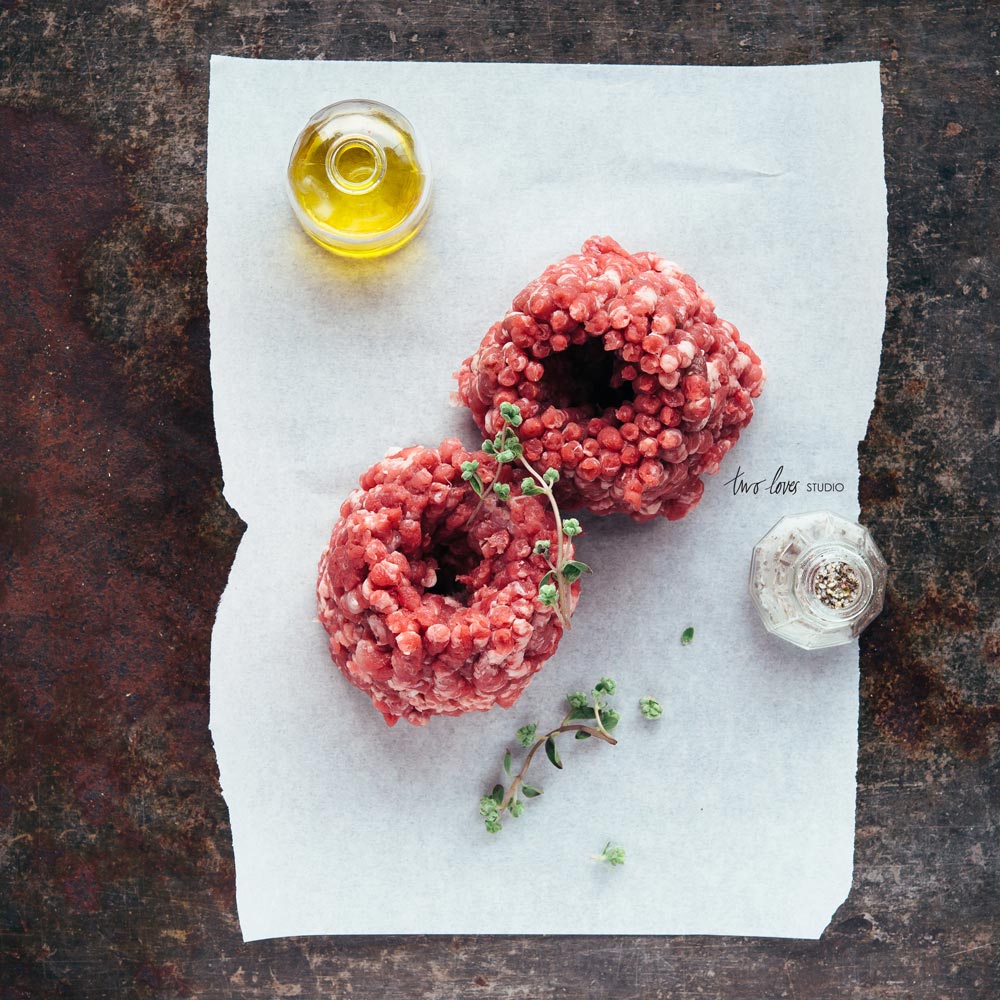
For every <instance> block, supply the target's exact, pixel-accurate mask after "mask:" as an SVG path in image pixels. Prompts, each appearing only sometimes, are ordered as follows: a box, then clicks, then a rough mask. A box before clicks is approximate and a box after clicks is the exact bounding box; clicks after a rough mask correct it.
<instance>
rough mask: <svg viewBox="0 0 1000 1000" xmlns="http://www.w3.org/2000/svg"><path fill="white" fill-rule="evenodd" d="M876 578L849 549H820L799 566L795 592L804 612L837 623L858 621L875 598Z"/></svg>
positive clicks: (803, 558)
mask: <svg viewBox="0 0 1000 1000" xmlns="http://www.w3.org/2000/svg"><path fill="white" fill-rule="evenodd" d="M872 589H873V588H872V575H871V570H870V569H869V568H868V566H867V564H866V563H865V561H864V559H863V558H861V556H860V554H859V553H858V552H857V551H855V550H854V549H852V548H850V547H848V546H846V545H839V544H833V545H817V546H814V547H813V548H811V549H809V550H807V551H806V552H805V553H803V555H802V556H801V557H800V558H799V560H798V562H797V564H796V566H795V576H794V580H793V590H794V592H795V595H796V597H798V599H799V602H800V604H801V605H802V607H803V609H805V610H806V611H808V612H811V613H812V614H814V615H816V616H818V617H820V618H823V619H833V620H838V619H839V620H849V619H853V618H855V617H857V615H859V614H860V613H861V612H862V611H863V610H864V609H865V606H866V605H867V603H868V601H869V599H870V598H871V596H872Z"/></svg>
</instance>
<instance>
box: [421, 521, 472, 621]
mask: <svg viewBox="0 0 1000 1000" xmlns="http://www.w3.org/2000/svg"><path fill="white" fill-rule="evenodd" d="M426 556H427V558H428V559H433V560H434V562H435V563H436V564H437V570H436V574H437V580H436V581H435V582H434V585H433V586H431V587H427V588H425V593H428V594H439V595H440V596H441V597H451V598H453V599H454V600H456V601H458V603H459V604H463V605H464V604H468V603H469V600H470V599H471V597H472V591H471V590H470V589H469V588H468V587H467V586H466V585H465V583H463V582H462V581H461V580H460V579H459V577H461V576H466V575H467V574H468V573H471V572H472V571H473V570H474V569H475V568H476V565H477V564H478V563H480V562H481V561H482V558H483V557H482V555H480V554H478V553H476V552H474V551H473V550H472V546H471V545H469V539H468V536H467V535H466V534H465V533H464V532H458V533H455V534H445V533H443V532H442V533H441V534H439V535H436V536H435V537H434V538H432V539H431V544H430V547H429V548H428V549H427V553H426Z"/></svg>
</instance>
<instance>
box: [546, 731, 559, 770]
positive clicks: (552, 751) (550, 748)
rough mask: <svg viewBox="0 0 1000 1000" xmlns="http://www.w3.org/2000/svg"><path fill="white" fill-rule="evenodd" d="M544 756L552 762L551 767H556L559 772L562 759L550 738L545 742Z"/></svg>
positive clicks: (554, 742)
mask: <svg viewBox="0 0 1000 1000" xmlns="http://www.w3.org/2000/svg"><path fill="white" fill-rule="evenodd" d="M545 756H546V757H548V758H549V760H550V761H552V764H553V766H555V767H558V768H559V770H560V771H561V770H562V766H563V763H562V758H561V757H560V756H559V751H558V750H557V749H556V741H555V740H554V739H553V738H552V737H551V736H550V737H549V738H548V739H547V740H546V741H545Z"/></svg>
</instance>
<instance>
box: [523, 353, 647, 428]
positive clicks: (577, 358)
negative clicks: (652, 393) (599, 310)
mask: <svg viewBox="0 0 1000 1000" xmlns="http://www.w3.org/2000/svg"><path fill="white" fill-rule="evenodd" d="M623 367H624V362H623V361H622V360H621V359H620V358H619V357H618V355H617V354H616V353H615V352H614V351H606V350H604V341H603V339H602V338H601V337H591V338H590V339H589V340H587V341H585V342H584V343H582V344H570V345H569V346H568V347H567V348H566V350H564V351H553V353H552V354H550V355H549V356H548V357H547V358H546V359H545V374H544V375H543V376H542V380H541V385H540V388H541V390H542V398H544V399H545V401H546V403H547V404H551V405H552V406H556V407H558V408H559V409H563V410H569V409H576V410H580V411H583V412H584V413H586V414H587V415H588V416H596V415H598V414H600V413H603V412H604V411H605V410H607V409H616V408H617V407H619V406H621V405H622V403H629V402H631V401H632V400H633V399H635V392H634V391H633V388H632V383H631V382H628V381H624V380H623V379H622V377H621V370H622V368H623Z"/></svg>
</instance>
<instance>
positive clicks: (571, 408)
mask: <svg viewBox="0 0 1000 1000" xmlns="http://www.w3.org/2000/svg"><path fill="white" fill-rule="evenodd" d="M456 377H457V379H458V386H459V388H458V398H459V399H460V400H461V402H463V403H464V404H465V405H466V406H468V407H469V408H470V409H471V410H472V414H473V417H474V418H475V420H476V423H477V424H478V425H479V428H480V429H481V430H482V431H483V432H484V433H485V434H488V435H490V436H492V435H493V434H494V433H495V432H496V431H497V430H498V429H499V426H500V415H499V408H500V404H501V403H505V402H507V403H516V404H517V405H518V406H519V407H520V409H521V414H522V416H523V417H524V422H523V423H522V425H521V426H520V427H519V428H518V435H519V437H520V439H521V441H522V443H523V445H524V455H525V458H527V459H528V461H530V462H531V463H532V464H533V465H535V467H536V468H539V469H542V470H544V469H545V468H547V467H549V466H551V467H552V468H554V469H558V470H559V472H560V474H561V478H560V480H559V483H558V485H557V497H558V499H559V502H560V504H562V505H565V506H566V507H567V508H570V509H572V508H578V507H584V508H586V509H587V510H590V511H593V512H594V513H596V514H610V513H624V514H628V515H630V516H631V517H632V518H634V519H635V520H637V521H646V520H649V519H651V518H653V517H656V516H657V515H662V516H664V517H667V518H670V519H671V520H675V519H677V518H680V517H683V516H684V515H685V514H686V513H687V512H688V511H689V510H691V508H692V507H694V506H695V505H696V504H697V503H698V501H699V500H700V499H701V495H702V491H703V489H704V487H703V484H702V481H701V478H700V477H701V475H702V474H703V473H708V474H709V475H714V474H715V473H716V472H718V471H719V463H720V462H721V461H722V458H723V456H724V455H725V454H726V452H727V451H729V449H730V448H731V447H732V446H733V445H734V444H735V443H736V440H737V438H738V437H739V435H740V431H741V430H742V429H743V428H744V427H746V425H747V424H748V423H749V422H750V418H751V417H752V416H753V403H752V399H753V398H754V397H756V396H758V395H760V392H761V388H762V386H763V383H764V372H763V369H762V367H761V363H760V358H758V357H757V355H756V354H755V353H754V352H753V350H752V349H751V348H750V347H749V346H748V345H747V344H745V343H744V342H743V341H742V340H741V339H740V335H739V331H738V330H737V329H736V327H735V326H733V324H732V323H727V322H726V321H725V320H722V319H719V317H718V316H716V315H715V307H714V305H713V303H712V300H711V299H710V298H708V296H707V295H706V294H705V293H704V291H702V289H701V288H700V287H699V286H698V285H697V283H696V282H695V280H694V279H693V278H692V277H691V276H690V275H687V274H684V273H683V272H682V271H681V270H680V269H679V268H678V267H677V266H676V265H675V264H672V263H670V262H669V261H666V260H664V259H663V258H662V257H659V256H657V255H656V254H653V253H637V254H630V253H627V252H626V251H625V250H623V249H622V248H621V247H620V246H619V245H618V244H617V243H616V242H615V241H614V240H612V239H610V238H608V237H593V238H591V239H589V240H587V242H586V243H584V245H583V249H582V250H581V251H580V253H579V254H574V255H572V256H570V257H567V258H566V259H565V260H561V261H559V262H558V263H556V264H552V265H551V266H550V267H548V268H546V269H545V271H544V272H543V274H542V275H541V277H539V278H538V279H537V280H535V281H533V282H532V283H531V284H530V285H528V287H527V288H525V289H524V291H522V292H521V293H520V294H519V295H518V296H517V297H516V298H515V299H514V302H513V305H512V307H511V309H510V311H509V312H508V313H507V315H506V316H505V317H504V318H503V320H502V321H501V322H499V323H495V324H494V325H493V326H492V327H490V329H489V331H488V332H487V334H486V336H485V337H484V338H483V341H482V343H481V344H480V345H479V349H478V350H477V351H476V353H475V354H473V355H472V357H470V358H467V359H466V360H465V362H464V363H463V365H462V368H461V370H460V371H459V372H458V373H457V375H456Z"/></svg>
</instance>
